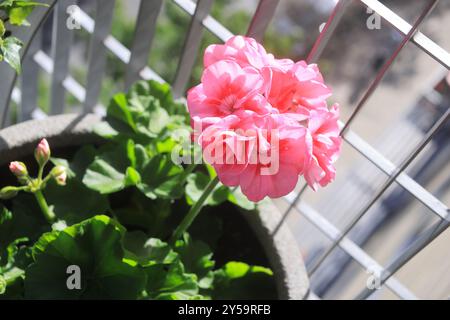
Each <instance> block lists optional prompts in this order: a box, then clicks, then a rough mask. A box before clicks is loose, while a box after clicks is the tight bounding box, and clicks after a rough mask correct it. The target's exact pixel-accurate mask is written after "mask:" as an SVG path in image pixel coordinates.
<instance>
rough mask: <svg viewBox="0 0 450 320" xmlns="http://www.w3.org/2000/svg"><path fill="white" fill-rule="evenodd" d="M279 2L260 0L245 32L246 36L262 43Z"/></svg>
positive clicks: (278, 0)
mask: <svg viewBox="0 0 450 320" xmlns="http://www.w3.org/2000/svg"><path fill="white" fill-rule="evenodd" d="M279 2H280V0H260V1H259V4H258V7H257V8H256V12H255V14H254V15H253V18H252V21H251V22H250V26H249V28H248V31H247V36H249V37H252V38H255V39H256V40H258V41H259V42H261V41H262V39H263V36H264V32H265V31H266V29H267V27H268V26H269V24H270V20H272V17H273V16H274V14H275V10H276V9H277V6H278V3H279Z"/></svg>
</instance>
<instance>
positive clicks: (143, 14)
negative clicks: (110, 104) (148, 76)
mask: <svg viewBox="0 0 450 320" xmlns="http://www.w3.org/2000/svg"><path fill="white" fill-rule="evenodd" d="M161 6H162V0H154V1H148V0H141V3H140V6H139V14H138V18H137V22H136V28H135V31H134V39H133V44H132V45H131V56H130V62H129V63H128V68H127V71H126V74H125V88H126V89H128V88H129V87H130V85H131V84H132V83H133V82H135V81H136V80H137V79H139V73H140V72H141V70H142V69H144V68H145V66H146V65H147V62H148V55H149V53H150V48H151V46H152V42H153V37H154V35H155V30H156V20H157V18H158V15H159V12H160V10H161Z"/></svg>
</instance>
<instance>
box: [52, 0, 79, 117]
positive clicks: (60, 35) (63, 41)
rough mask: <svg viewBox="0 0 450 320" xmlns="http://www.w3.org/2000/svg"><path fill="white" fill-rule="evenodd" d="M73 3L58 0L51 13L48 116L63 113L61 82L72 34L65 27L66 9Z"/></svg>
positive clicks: (63, 76)
mask: <svg viewBox="0 0 450 320" xmlns="http://www.w3.org/2000/svg"><path fill="white" fill-rule="evenodd" d="M75 3H76V0H59V1H58V3H57V5H56V7H55V11H54V13H53V16H54V20H53V39H52V57H53V74H52V89H51V105H50V114H61V113H64V107H65V103H66V101H65V100H66V89H65V88H64V85H63V81H64V79H65V78H66V77H67V75H68V73H69V57H70V45H71V44H72V40H73V33H74V31H73V30H70V29H69V28H68V26H67V18H68V15H67V8H68V7H69V6H71V5H74V4H75Z"/></svg>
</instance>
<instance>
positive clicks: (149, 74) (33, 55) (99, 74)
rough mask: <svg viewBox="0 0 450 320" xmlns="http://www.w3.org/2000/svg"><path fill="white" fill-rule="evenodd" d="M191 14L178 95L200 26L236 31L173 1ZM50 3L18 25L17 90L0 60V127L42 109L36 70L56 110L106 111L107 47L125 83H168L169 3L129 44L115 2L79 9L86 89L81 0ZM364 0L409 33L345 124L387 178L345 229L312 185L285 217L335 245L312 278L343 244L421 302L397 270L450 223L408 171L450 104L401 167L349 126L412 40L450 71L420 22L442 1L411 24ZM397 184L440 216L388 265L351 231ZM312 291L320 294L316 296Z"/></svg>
mask: <svg viewBox="0 0 450 320" xmlns="http://www.w3.org/2000/svg"><path fill="white" fill-rule="evenodd" d="M171 1H173V2H174V3H175V4H176V5H178V6H179V7H180V8H181V9H183V10H184V11H185V12H186V13H187V14H188V15H190V16H191V22H190V26H189V29H188V30H187V35H186V38H185V43H184V47H183V51H182V53H181V57H180V60H179V63H178V68H177V72H176V76H175V79H174V82H173V89H174V93H175V95H176V96H177V97H181V96H183V95H184V93H185V89H186V86H187V84H188V81H189V78H190V75H191V72H192V70H193V67H194V64H195V60H196V57H197V56H198V54H199V48H200V44H201V40H202V31H203V30H204V29H207V30H209V31H210V32H211V33H213V34H214V35H216V36H217V37H218V38H219V39H220V40H221V41H226V40H227V39H228V38H230V37H231V36H232V35H233V34H232V33H231V32H230V31H229V30H227V29H226V28H225V27H224V26H223V25H221V24H220V23H219V22H218V21H217V20H215V19H214V18H213V17H212V16H210V15H209V13H210V10H211V6H212V4H213V0H198V1H197V2H196V3H195V2H193V1H191V0H171ZM42 2H46V3H47V4H49V8H48V10H42V9H41V10H35V12H33V14H32V16H31V17H30V19H29V20H30V22H31V28H29V29H18V30H14V32H16V31H17V33H19V34H18V36H19V37H20V38H21V39H23V40H24V42H25V43H26V50H24V52H23V56H24V58H23V75H22V76H21V82H22V86H21V88H22V89H21V90H20V89H18V87H17V86H16V85H17V81H16V74H15V73H14V72H13V71H12V70H10V69H9V68H8V67H6V66H5V64H0V75H1V79H2V83H1V85H0V125H1V127H4V126H6V125H8V124H9V122H8V121H9V120H8V119H10V115H9V111H10V108H9V106H10V103H11V100H13V101H14V102H16V103H17V104H19V105H20V106H21V108H20V112H19V115H18V121H24V120H28V119H31V118H32V117H33V116H36V114H41V115H42V111H41V112H38V113H36V106H37V82H38V79H37V74H38V70H39V69H42V70H44V71H45V72H46V73H48V74H49V75H50V76H51V106H50V111H49V113H50V114H59V113H63V112H65V109H66V108H65V96H66V93H68V94H70V95H72V96H73V97H74V98H76V99H77V100H78V101H79V102H80V104H82V105H83V111H84V112H93V111H95V110H102V106H101V105H100V104H99V95H100V90H101V86H102V79H103V76H104V73H105V64H106V55H107V52H108V51H109V52H110V53H112V54H113V55H114V56H115V57H117V58H118V59H119V60H120V61H121V62H122V63H124V64H125V65H127V68H126V73H125V86H126V87H129V86H130V84H131V83H133V82H134V81H135V80H137V79H155V80H157V81H161V82H163V81H164V80H163V79H162V78H161V77H160V76H159V75H158V74H156V73H155V72H154V71H153V70H152V69H151V68H150V67H149V66H147V62H148V56H149V54H150V53H151V46H152V40H153V38H154V34H155V29H156V21H157V17H158V15H159V12H160V10H161V7H162V5H163V1H162V0H152V1H148V0H142V1H141V2H140V8H139V14H138V17H137V21H136V27H135V33H134V38H133V41H132V45H131V48H130V49H128V48H126V47H125V46H124V45H123V44H121V43H120V42H119V41H118V40H117V39H116V38H114V37H113V36H112V35H111V34H110V30H111V21H112V17H113V11H114V2H115V1H113V0H96V9H97V10H96V11H95V15H94V16H93V17H90V16H89V15H88V14H87V13H86V12H84V11H81V10H80V11H77V12H76V13H75V14H74V15H73V18H74V19H75V22H77V23H79V24H80V26H81V27H82V28H83V29H84V30H85V31H86V32H87V33H89V34H90V45H89V48H90V49H89V60H88V62H87V66H88V69H87V71H88V73H87V84H86V87H83V86H82V85H81V84H80V83H78V82H77V81H76V80H75V79H74V77H72V76H71V75H70V74H69V67H68V66H69V52H70V48H71V45H72V41H73V35H72V33H73V32H72V31H70V30H68V29H67V28H66V20H67V12H66V8H67V7H68V6H69V5H72V4H75V3H76V0H42ZM360 2H361V3H362V4H363V5H365V6H367V7H368V8H370V9H372V10H373V11H374V12H375V13H376V14H378V15H379V16H381V17H382V18H383V19H384V20H385V21H386V22H387V23H389V24H390V25H391V26H392V27H393V28H395V29H396V30H397V31H398V33H399V34H400V35H401V36H402V37H403V40H402V41H401V42H400V44H399V45H398V47H397V48H396V50H395V51H394V52H393V54H392V55H391V57H390V58H389V59H387V61H386V62H385V64H384V65H383V66H382V68H381V69H380V71H379V72H378V74H377V75H376V77H375V79H374V80H373V82H372V83H371V84H370V86H369V88H368V89H367V91H366V93H365V94H364V95H363V97H362V99H361V100H360V102H359V103H358V104H357V106H356V108H355V109H354V111H353V112H352V114H351V116H350V118H349V119H348V121H346V122H345V123H341V127H342V132H341V134H342V136H343V138H344V141H345V142H346V143H347V144H348V145H349V146H351V147H352V148H354V149H355V150H356V151H358V152H359V153H360V154H361V155H362V156H364V157H365V158H366V159H367V160H368V161H370V162H371V163H373V164H374V165H375V166H376V167H378V168H379V169H380V170H381V171H382V172H383V173H384V174H385V175H386V177H387V180H386V181H385V182H384V184H383V185H382V186H381V188H379V189H378V191H377V192H376V193H375V194H374V195H373V197H372V198H371V200H370V201H369V202H368V203H367V204H366V205H365V206H364V207H363V208H362V209H361V210H360V211H359V212H358V213H357V214H356V216H355V217H354V218H353V219H352V220H351V221H350V223H348V224H347V225H346V226H345V227H344V228H343V229H342V230H339V229H338V228H337V227H336V226H334V225H333V224H332V223H331V222H330V221H328V220H327V219H326V218H325V217H324V216H323V215H322V214H321V213H320V212H317V211H316V210H315V209H314V208H313V207H312V206H310V205H309V204H308V203H306V202H305V201H304V200H303V199H302V195H303V192H304V191H305V189H306V185H304V186H303V187H302V188H301V189H300V191H299V192H298V193H297V194H295V195H292V194H291V195H288V196H286V197H285V200H286V201H287V203H288V204H289V206H288V209H287V210H286V211H285V212H284V218H283V221H285V220H286V219H287V218H288V216H289V215H292V214H297V213H300V214H302V215H303V216H304V217H306V218H307V219H308V220H309V221H310V222H312V224H313V225H314V226H315V227H316V228H317V229H318V230H319V232H321V233H323V234H324V235H325V236H326V237H327V238H329V239H330V240H331V242H332V244H331V245H330V247H329V248H327V249H326V250H325V252H324V253H323V254H322V256H321V257H320V258H319V259H318V260H316V261H315V263H314V265H313V266H311V267H310V268H309V272H310V275H311V276H312V275H314V274H315V272H317V270H319V267H320V266H322V265H323V263H324V261H325V259H326V258H327V257H329V256H330V254H331V253H333V252H334V251H336V249H337V248H340V249H341V250H343V251H344V252H345V253H346V254H348V255H349V256H350V257H351V258H352V259H353V260H354V261H356V262H357V263H359V264H360V265H361V266H362V267H363V268H366V269H367V268H369V267H371V268H373V267H374V266H375V268H376V269H377V271H378V273H379V274H380V275H381V279H380V282H381V285H383V286H386V287H387V288H389V289H390V290H391V291H392V292H394V293H395V294H396V295H397V296H398V297H400V298H404V299H415V298H416V296H415V295H414V293H412V292H411V291H410V290H408V289H407V288H406V286H405V285H403V284H402V283H401V282H400V281H399V280H397V279H396V277H395V273H396V272H397V271H398V270H399V269H400V268H401V267H402V266H403V265H404V264H405V263H406V262H408V261H409V260H410V259H411V258H412V257H414V256H415V255H416V254H417V253H418V252H419V251H420V250H421V249H423V248H424V247H426V246H427V245H428V244H429V243H430V242H432V241H433V240H434V239H435V238H436V237H437V236H438V235H439V234H440V233H442V232H443V231H444V230H445V229H446V228H447V227H448V226H449V222H450V213H449V208H448V207H447V206H446V205H445V204H444V203H443V202H442V201H440V200H439V199H437V198H436V197H435V196H434V195H432V194H431V193H430V192H428V191H427V190H426V189H425V188H424V187H423V186H421V185H420V184H419V183H417V182H416V181H415V180H414V179H413V178H411V177H410V176H409V175H408V174H407V173H406V172H405V170H406V169H407V168H408V167H409V165H410V164H411V162H412V161H413V160H414V159H416V157H417V156H418V155H419V153H420V152H421V151H422V150H423V149H424V147H425V146H426V145H427V144H428V143H429V142H430V140H431V139H432V138H433V137H434V136H435V135H436V133H437V132H438V131H439V129H441V127H442V126H443V125H444V124H445V123H446V122H447V121H448V119H449V115H450V109H447V110H446V111H445V113H444V114H443V115H442V116H441V117H440V119H439V120H438V121H437V122H436V123H435V124H434V126H433V127H432V128H431V129H430V130H429V131H428V132H427V133H426V135H425V136H424V137H423V139H422V141H421V142H420V143H419V144H418V145H417V146H416V147H415V148H414V150H413V151H412V152H411V153H410V154H409V156H407V158H406V159H405V160H404V161H403V163H402V164H401V165H399V166H396V165H395V164H393V163H392V162H391V161H390V160H388V159H387V158H386V157H384V156H383V155H382V154H381V153H380V152H379V151H378V150H377V149H375V148H374V147H373V146H371V145H370V144H369V143H368V142H366V141H365V140H364V139H362V138H361V137H360V136H358V135H357V133H355V132H354V131H352V130H351V124H352V123H353V121H354V120H355V119H356V118H357V116H358V114H359V113H360V112H361V110H362V109H363V108H364V106H365V104H366V102H367V100H368V99H369V97H371V95H372V94H373V93H374V92H375V91H376V89H377V87H378V85H379V84H380V82H381V80H382V79H383V78H384V75H385V74H386V72H387V71H388V70H389V69H390V67H391V66H392V64H393V62H394V60H395V59H396V57H397V56H398V54H399V53H400V52H401V51H402V50H404V48H405V45H406V44H407V43H410V42H411V43H413V44H415V45H416V46H417V47H418V48H419V49H421V50H422V51H423V52H425V53H426V54H428V55H429V56H430V57H431V58H433V59H434V60H435V61H436V62H437V63H439V64H441V65H443V66H444V67H445V68H447V69H449V70H450V54H449V53H448V52H447V51H445V50H444V49H442V48H441V47H440V46H439V45H437V44H436V43H434V42H433V41H432V40H431V39H429V38H428V37H426V36H425V35H424V34H422V33H421V32H420V31H419V28H420V26H421V24H422V22H423V21H424V20H425V19H426V17H427V15H428V14H429V13H430V12H431V11H432V9H433V8H434V6H435V5H436V3H437V2H438V0H428V1H426V5H425V7H424V9H423V12H422V13H421V14H420V15H419V17H418V18H417V20H416V21H415V23H414V24H413V25H410V24H409V23H408V22H406V21H405V20H403V19H402V18H401V17H400V16H398V15H397V14H396V13H394V12H393V11H391V10H390V9H389V8H388V7H386V6H385V5H383V4H382V3H381V2H380V1H377V0H360ZM278 3H279V1H278V0H260V1H259V4H258V6H257V9H256V12H255V14H254V16H253V18H252V21H251V23H250V27H249V30H247V35H249V36H252V37H254V38H257V39H262V36H263V34H264V32H265V30H266V28H267V27H268V25H269V23H270V21H271V19H272V17H273V15H274V13H275V9H276V8H277V5H278ZM350 5H352V0H340V1H338V3H337V5H336V7H335V9H334V10H333V12H332V14H331V15H330V17H329V19H328V21H327V23H326V24H325V27H324V28H323V30H322V32H321V33H320V35H319V37H318V39H317V41H316V43H315V45H314V46H313V48H312V50H311V52H310V54H309V56H308V58H307V60H308V62H310V63H312V62H316V61H318V59H319V57H320V56H321V54H322V52H324V50H326V47H327V44H328V42H329V41H330V39H332V36H333V33H334V31H335V30H336V28H337V26H338V25H339V23H340V21H341V19H342V17H343V15H344V13H345V12H346V10H347V8H348V7H349V6H350ZM50 13H52V14H53V16H54V21H53V40H52V42H53V49H52V52H51V55H50V56H49V55H48V54H46V53H45V52H44V51H43V50H42V48H41V47H40V46H39V45H38V43H39V41H38V39H39V38H38V37H39V35H40V31H39V30H40V27H41V25H42V23H43V21H44V20H45V19H46V17H47V16H49V14H50ZM393 184H396V185H398V186H400V187H401V188H403V189H404V190H406V191H407V192H408V193H409V194H411V195H412V196H413V197H414V198H415V199H417V200H418V201H420V202H421V203H423V204H424V205H425V206H426V207H428V208H429V209H430V210H431V212H433V213H434V214H435V215H436V216H437V217H438V218H439V221H438V222H437V223H435V224H434V225H432V226H431V227H429V229H428V230H427V231H426V232H424V233H423V234H422V235H421V236H420V237H418V238H417V239H415V241H414V242H413V243H412V244H410V245H409V246H408V247H407V248H405V249H404V250H403V251H402V252H401V254H400V255H398V257H397V258H396V259H395V260H394V261H392V262H391V263H390V264H389V265H387V266H382V265H380V264H379V263H377V261H375V259H373V258H372V257H371V256H370V255H369V254H367V253H366V252H365V251H364V250H363V249H362V248H361V247H360V246H358V245H357V244H356V243H355V242H354V241H352V240H351V239H350V238H349V232H351V231H352V230H353V228H354V227H355V225H356V224H357V223H358V222H359V221H360V220H361V218H362V217H364V216H365V215H366V213H367V212H368V210H369V209H370V208H372V207H373V205H374V204H375V203H377V202H379V201H380V198H381V196H382V195H384V194H385V193H386V190H387V189H388V188H389V187H390V186H391V185H393ZM373 292H374V291H373V290H370V289H368V288H365V287H364V288H361V292H360V293H359V294H358V295H357V296H356V298H360V299H364V298H368V297H369V296H370V295H371V294H372V293H373ZM313 295H314V294H313Z"/></svg>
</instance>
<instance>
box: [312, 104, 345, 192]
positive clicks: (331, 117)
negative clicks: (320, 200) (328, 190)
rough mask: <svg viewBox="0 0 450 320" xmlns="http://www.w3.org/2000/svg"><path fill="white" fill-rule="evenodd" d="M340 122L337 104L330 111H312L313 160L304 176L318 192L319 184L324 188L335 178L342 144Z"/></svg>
mask: <svg viewBox="0 0 450 320" xmlns="http://www.w3.org/2000/svg"><path fill="white" fill-rule="evenodd" d="M338 120H339V106H338V105H337V104H335V105H333V106H332V107H331V108H330V111H328V110H313V111H311V117H310V118H309V121H308V129H309V133H310V134H311V137H312V141H313V147H312V158H311V162H310V165H309V167H308V168H307V169H306V170H305V172H304V176H305V179H306V181H307V182H308V184H309V186H310V187H311V188H312V189H313V190H317V185H318V184H319V185H320V186H322V187H324V186H326V185H327V184H328V183H330V182H331V181H333V180H334V178H335V175H336V170H335V168H334V166H333V163H334V162H335V161H336V160H337V158H338V156H339V153H340V150H341V144H342V139H341V137H340V136H339V125H338Z"/></svg>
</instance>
